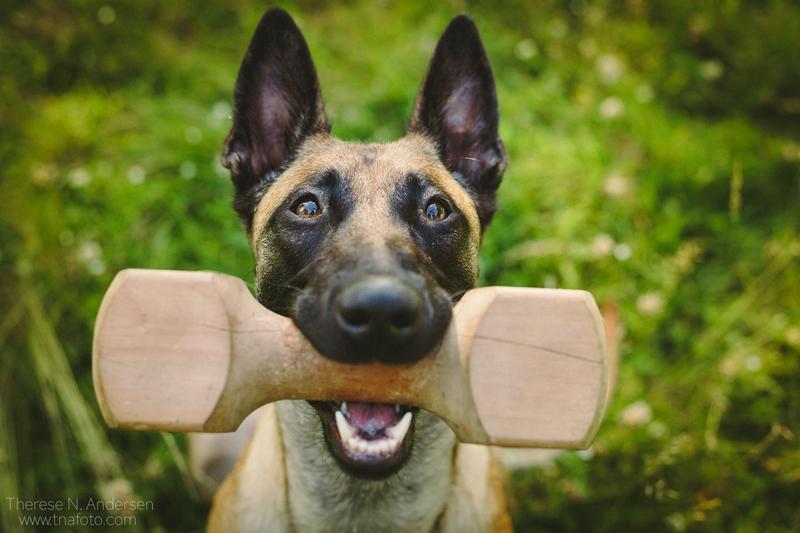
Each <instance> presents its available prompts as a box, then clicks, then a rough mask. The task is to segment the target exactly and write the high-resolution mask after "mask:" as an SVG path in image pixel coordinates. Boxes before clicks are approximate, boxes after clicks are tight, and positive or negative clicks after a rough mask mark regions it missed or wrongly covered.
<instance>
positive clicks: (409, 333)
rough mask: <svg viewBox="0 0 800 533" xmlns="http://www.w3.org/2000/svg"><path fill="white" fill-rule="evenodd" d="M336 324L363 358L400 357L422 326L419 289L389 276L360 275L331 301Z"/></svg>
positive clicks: (415, 338)
mask: <svg viewBox="0 0 800 533" xmlns="http://www.w3.org/2000/svg"><path fill="white" fill-rule="evenodd" d="M334 306H335V308H334V312H335V314H336V325H337V327H338V328H339V331H340V332H341V333H342V334H343V335H344V336H345V337H346V338H347V339H349V340H350V342H351V344H352V345H353V348H354V349H355V351H356V352H358V353H360V354H362V358H377V359H392V358H403V356H404V353H405V352H406V351H407V348H408V347H409V346H411V345H412V344H415V343H416V341H418V340H419V339H418V338H417V337H418V336H419V334H420V331H421V329H422V327H423V322H424V321H423V315H424V314H425V305H424V302H423V298H422V295H421V293H420V291H418V290H417V289H415V288H414V287H412V286H410V285H408V284H407V283H405V282H404V281H402V280H400V279H397V278H393V277H389V276H370V277H366V278H362V279H360V280H358V281H356V282H354V283H352V284H350V285H348V286H347V287H345V288H344V289H343V290H342V291H341V292H340V293H339V295H338V297H337V298H336V300H335V302H334Z"/></svg>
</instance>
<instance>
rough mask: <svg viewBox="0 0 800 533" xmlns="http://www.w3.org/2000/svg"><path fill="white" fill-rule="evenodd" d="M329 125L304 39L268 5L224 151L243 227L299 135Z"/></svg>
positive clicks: (243, 71)
mask: <svg viewBox="0 0 800 533" xmlns="http://www.w3.org/2000/svg"><path fill="white" fill-rule="evenodd" d="M329 131H330V125H329V124H328V120H327V118H326V117H325V111H324V108H323V105H322V97H321V95H320V90H319V82H318V81H317V73H316V70H315V69H314V63H313V61H312V60H311V54H310V53H309V51H308V46H307V45H306V41H305V39H303V35H302V33H300V29H299V28H298V27H297V26H296V25H295V23H294V21H293V20H292V18H291V17H290V16H289V15H288V14H287V13H286V12H285V11H283V10H281V9H275V8H273V9H270V10H269V11H267V12H266V13H265V14H264V16H263V17H262V18H261V22H259V24H258V27H257V28H256V31H255V34H254V35H253V39H252V40H251V41H250V46H249V47H248V49H247V53H246V54H245V56H244V60H243V61H242V65H241V67H240V68H239V76H238V78H237V79H236V89H235V92H234V97H233V127H232V128H231V131H230V133H229V134H228V137H227V139H226V140H225V146H224V148H223V153H222V164H223V166H225V167H226V168H228V169H229V170H230V171H231V178H232V179H233V184H234V186H235V187H236V194H235V198H234V208H235V209H236V211H237V212H238V213H239V216H240V217H241V218H242V221H243V222H244V223H245V225H246V226H247V227H249V226H250V223H251V222H252V218H253V211H254V209H255V207H256V204H257V203H258V200H259V199H260V197H261V195H262V194H263V192H264V191H265V190H266V188H267V187H268V186H269V185H270V183H271V182H272V181H273V180H274V179H275V178H276V177H277V176H278V175H279V174H280V173H281V172H282V171H283V170H284V169H285V168H286V166H287V165H288V164H289V163H291V161H292V159H293V158H294V156H295V153H296V151H297V149H298V147H299V146H300V144H302V142H303V140H304V139H305V138H306V137H308V136H309V135H312V134H314V133H318V132H329Z"/></svg>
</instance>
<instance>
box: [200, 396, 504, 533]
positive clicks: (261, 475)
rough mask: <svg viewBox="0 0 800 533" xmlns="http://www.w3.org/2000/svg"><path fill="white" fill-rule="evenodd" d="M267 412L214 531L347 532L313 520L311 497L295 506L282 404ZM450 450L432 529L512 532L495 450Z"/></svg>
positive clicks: (220, 505)
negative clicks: (280, 410)
mask: <svg viewBox="0 0 800 533" xmlns="http://www.w3.org/2000/svg"><path fill="white" fill-rule="evenodd" d="M284 403H288V402H284ZM293 403H296V402H293ZM263 411H264V412H263V414H262V415H261V416H262V418H261V420H260V421H259V424H258V426H257V429H256V433H255V434H254V436H253V438H252V440H251V442H250V444H249V445H248V447H247V448H246V449H245V451H244V453H243V454H242V457H241V459H240V460H239V462H238V463H237V465H236V469H235V470H234V472H233V473H232V474H231V475H230V476H229V477H228V478H227V479H226V480H225V482H224V483H223V484H222V485H221V487H220V489H219V490H218V492H217V495H216V497H215V498H214V504H213V507H212V509H211V516H210V518H209V523H208V531H209V533H245V532H246V533H254V532H261V531H264V532H276V533H280V532H288V531H347V530H348V529H346V528H343V526H342V522H338V521H336V520H331V521H329V522H327V523H325V524H319V523H318V524H314V525H309V521H310V520H311V518H310V517H311V515H313V514H314V513H315V511H318V510H315V509H312V508H311V507H310V504H309V503H308V502H304V503H305V505H300V506H298V505H292V503H293V502H292V501H291V495H290V494H291V492H292V490H291V488H290V487H289V486H287V480H288V479H290V478H291V477H292V475H291V473H290V472H287V468H290V466H289V464H288V461H287V456H286V444H287V443H286V442H285V440H284V438H285V437H284V435H283V434H282V432H281V429H280V423H279V420H278V416H277V409H276V406H275V405H270V406H268V407H267V408H265V409H264V410H263ZM448 431H449V430H448ZM448 453H449V454H450V457H451V460H452V468H451V469H450V472H449V475H448V478H447V479H446V485H447V489H446V494H445V501H444V502H442V504H440V505H438V506H436V507H434V508H432V509H431V510H430V513H431V517H430V520H429V521H430V522H432V526H433V527H432V528H428V529H431V530H433V531H440V532H447V533H459V532H476V533H477V532H489V531H491V532H505V531H512V529H511V519H510V516H509V514H508V511H507V507H506V501H505V496H504V482H503V476H502V474H501V471H502V467H501V465H500V463H499V462H498V461H497V460H496V458H495V456H494V453H493V450H492V449H491V448H489V447H486V446H478V445H473V444H460V443H455V442H454V441H451V449H450V450H449V451H448ZM440 466H441V465H440ZM432 467H434V468H435V467H436V465H432ZM301 499H302V497H301ZM405 512H408V510H406V511H405ZM401 518H402V517H401ZM342 521H344V517H342ZM401 523H402V521H401ZM381 529H382V531H384V532H391V531H424V530H421V529H418V528H417V527H415V525H414V524H408V523H406V525H405V526H401V525H400V524H394V527H393V525H392V524H386V525H385V526H384V527H382V528H381Z"/></svg>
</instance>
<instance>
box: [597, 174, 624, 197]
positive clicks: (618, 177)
mask: <svg viewBox="0 0 800 533" xmlns="http://www.w3.org/2000/svg"><path fill="white" fill-rule="evenodd" d="M630 188H631V187H630V179H628V178H627V177H626V176H623V175H622V174H619V173H617V172H613V173H611V174H609V176H608V177H607V178H606V180H605V182H603V190H604V191H605V193H606V194H607V195H608V196H610V197H612V198H620V197H622V196H625V195H626V194H628V191H630Z"/></svg>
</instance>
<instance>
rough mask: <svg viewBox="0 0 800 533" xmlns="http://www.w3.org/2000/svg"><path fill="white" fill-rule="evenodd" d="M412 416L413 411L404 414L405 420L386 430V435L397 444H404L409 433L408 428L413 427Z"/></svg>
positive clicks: (402, 419)
mask: <svg viewBox="0 0 800 533" xmlns="http://www.w3.org/2000/svg"><path fill="white" fill-rule="evenodd" d="M411 416H412V415H411V411H409V412H407V413H406V414H404V415H403V418H401V419H400V422H398V423H397V424H396V425H395V426H392V427H390V428H386V434H387V435H389V436H390V437H391V438H392V439H395V440H396V441H397V442H402V440H403V439H404V438H405V436H406V433H408V428H409V427H411Z"/></svg>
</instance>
